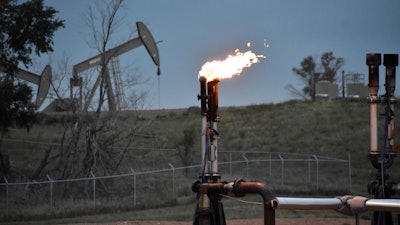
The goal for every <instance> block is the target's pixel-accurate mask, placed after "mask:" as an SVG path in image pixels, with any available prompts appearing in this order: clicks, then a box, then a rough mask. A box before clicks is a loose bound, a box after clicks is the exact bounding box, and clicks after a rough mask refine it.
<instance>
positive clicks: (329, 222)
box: [74, 218, 371, 225]
mask: <svg viewBox="0 0 400 225" xmlns="http://www.w3.org/2000/svg"><path fill="white" fill-rule="evenodd" d="M226 223H227V225H257V224H259V225H263V224H264V221H263V219H249V220H229V221H227V222H226ZM317 224H318V225H321V224H322V225H355V224H356V221H355V219H352V218H301V219H276V225H317ZM367 224H368V225H369V224H371V221H369V220H360V225H367ZM74 225H192V222H177V221H124V222H116V223H80V224H74Z"/></svg>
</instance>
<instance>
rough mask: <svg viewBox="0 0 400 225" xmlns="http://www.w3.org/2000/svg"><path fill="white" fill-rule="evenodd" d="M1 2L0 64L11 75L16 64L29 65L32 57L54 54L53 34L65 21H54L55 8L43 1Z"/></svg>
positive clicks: (55, 19) (7, 0) (12, 0)
mask: <svg viewBox="0 0 400 225" xmlns="http://www.w3.org/2000/svg"><path fill="white" fill-rule="evenodd" d="M17 2H18V1H16V0H2V1H1V5H2V7H1V8H0V31H1V33H0V65H1V66H2V67H3V68H4V70H5V71H6V74H8V75H12V73H13V72H14V71H15V70H16V69H17V67H18V64H19V63H23V64H24V65H25V66H26V67H27V66H29V65H31V64H32V58H31V55H32V53H33V52H34V53H35V54H36V55H37V56H40V54H43V53H47V52H52V51H53V47H52V46H53V44H54V43H53V35H54V32H55V31H56V30H57V29H58V28H60V27H64V21H63V20H60V19H57V18H54V16H55V14H56V13H58V11H56V10H55V9H54V8H52V7H47V6H44V4H43V0H31V1H25V2H24V3H22V4H20V5H18V4H17Z"/></svg>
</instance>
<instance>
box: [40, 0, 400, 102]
mask: <svg viewBox="0 0 400 225" xmlns="http://www.w3.org/2000/svg"><path fill="white" fill-rule="evenodd" d="M97 2H99V1H98V0H87V1H81V0H69V1H59V0H46V1H45V4H46V5H48V6H52V7H54V8H55V9H56V10H58V11H59V14H58V17H59V18H60V19H64V20H65V25H66V27H65V28H63V29H59V30H58V31H57V32H56V33H55V37H54V43H55V46H54V52H53V53H51V54H50V55H49V56H46V55H45V56H42V57H41V58H40V61H41V62H42V63H43V64H46V63H48V62H51V63H52V64H56V63H57V60H59V59H60V58H61V56H62V55H63V54H66V55H67V56H68V57H69V58H70V63H71V70H72V65H74V64H77V63H79V62H81V61H83V60H86V59H88V58H89V57H91V56H94V55H96V54H97V53H98V52H97V51H96V50H95V49H93V48H90V47H89V46H88V44H87V41H88V40H89V37H88V35H87V34H88V33H89V32H88V30H87V26H86V25H85V13H86V12H87V11H88V6H89V5H92V6H93V5H94V4H96V3H97ZM120 16H121V17H123V22H122V24H121V26H120V27H119V28H118V30H117V32H116V36H115V37H114V38H113V39H112V43H113V45H114V46H115V45H118V44H121V43H123V42H125V41H127V40H129V39H131V38H134V37H137V34H136V33H133V31H135V29H136V21H142V22H144V24H145V25H146V26H147V27H148V28H149V30H150V32H151V33H152V35H153V37H154V39H155V40H156V41H161V40H162V42H161V43H159V45H158V47H159V53H160V62H161V76H160V77H159V78H158V77H157V75H156V71H157V67H156V66H155V65H154V63H153V61H152V60H151V58H150V56H149V55H148V53H147V51H146V50H145V48H144V47H143V46H142V47H139V48H137V49H134V50H132V51H130V52H128V53H125V54H124V55H123V57H122V56H121V60H120V61H121V67H125V66H128V64H130V65H133V66H134V67H136V68H137V69H139V71H140V72H141V73H142V76H143V77H144V78H148V79H149V81H148V82H147V83H146V84H143V85H142V86H141V87H138V88H143V89H144V90H147V91H148V92H149V96H148V100H147V101H146V105H145V108H146V109H158V108H165V109H171V108H187V107H190V106H199V105H200V103H199V102H198V100H197V95H198V94H199V91H200V90H199V81H198V73H199V71H200V69H201V66H202V65H203V64H204V63H205V62H207V61H212V60H223V59H224V58H225V57H226V56H227V55H229V54H233V53H234V51H235V49H239V50H241V51H247V50H251V51H253V52H254V53H256V54H263V55H265V56H266V58H265V59H260V62H259V63H257V64H254V65H253V66H252V67H251V68H246V69H244V70H243V72H242V73H241V75H240V76H238V77H234V78H232V79H226V80H222V81H221V82H220V86H219V104H220V106H242V105H252V104H264V103H279V102H283V101H287V100H290V99H293V98H295V97H294V96H292V95H291V94H290V93H289V92H288V91H287V90H285V86H286V85H288V84H292V85H295V86H296V87H297V88H299V89H301V88H302V83H301V82H300V80H299V79H298V78H297V76H296V75H295V74H294V73H293V72H292V68H293V67H299V66H300V62H301V61H302V60H303V59H304V58H305V57H307V56H310V55H311V56H314V57H315V58H316V59H318V58H319V57H320V56H321V55H322V53H324V52H328V51H332V52H333V54H334V56H337V57H343V58H344V60H345V64H344V66H343V67H342V69H343V70H344V71H345V73H364V74H365V75H366V78H367V75H368V74H367V72H368V70H367V67H366V65H365V55H366V53H370V52H377V53H382V54H385V53H395V54H398V53H399V52H400V26H399V24H398V23H399V21H400V1H399V0H382V1H376V0H351V1H348V0H335V1H333V0H329V1H328V0H301V1H294V0H280V1H271V0H246V1H245V0H203V1H191V0H173V1H172V0H171V1H162V0H158V1H157V0H133V1H126V2H125V7H124V8H123V9H122V10H121V12H120ZM248 42H251V47H250V48H249V47H248V46H247V43H248ZM266 44H267V45H269V47H266ZM53 67H55V66H54V65H53ZM398 70H399V69H398ZM380 73H381V87H380V91H381V92H382V91H383V81H384V78H383V76H384V67H383V66H381V69H380ZM398 74H400V73H399V72H398ZM340 75H341V74H338V76H339V77H340ZM367 80H368V79H366V81H365V82H367ZM399 80H400V79H397V83H399V82H400V81H399ZM158 82H159V84H160V86H158ZM397 85H398V84H397ZM399 88H400V86H398V88H397V89H399ZM397 93H399V92H398V91H397ZM159 96H160V98H159ZM66 97H69V96H66Z"/></svg>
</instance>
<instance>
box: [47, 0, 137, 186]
mask: <svg viewBox="0 0 400 225" xmlns="http://www.w3.org/2000/svg"><path fill="white" fill-rule="evenodd" d="M123 6H124V1H123V0H112V1H99V2H96V3H95V4H94V5H92V6H90V7H89V9H88V12H87V13H86V16H87V17H86V18H85V19H86V20H85V22H86V26H87V28H88V29H87V30H88V31H89V33H88V35H87V37H88V39H89V40H88V41H87V42H88V44H89V46H90V47H92V48H95V49H96V50H97V51H98V52H99V53H104V52H106V51H107V50H109V49H110V48H112V47H114V46H111V45H112V40H113V36H114V34H115V32H116V31H117V30H118V28H119V25H120V22H121V19H122V16H121V9H122V7H123ZM102 60H103V61H102V63H101V65H99V66H98V67H96V68H94V69H92V70H90V71H88V72H87V73H93V74H92V75H91V76H85V77H84V78H83V79H82V89H83V91H82V93H83V94H82V95H83V96H84V97H83V98H82V99H83V102H82V105H86V103H87V102H90V101H89V99H90V98H88V97H87V96H89V95H90V93H91V92H92V90H93V85H91V82H92V83H93V80H90V78H94V79H95V80H96V81H97V80H98V79H96V78H98V77H100V78H102V79H100V81H99V88H98V89H96V90H98V91H99V93H98V95H97V96H96V101H97V102H96V104H91V105H90V107H87V108H85V107H83V109H82V110H72V111H69V112H67V113H66V115H67V116H66V121H65V122H64V127H65V129H64V135H63V137H62V143H61V148H60V152H59V154H57V155H55V156H56V157H55V158H54V159H55V160H54V161H55V163H54V164H56V165H54V164H52V165H50V164H49V166H48V167H49V172H51V173H52V176H53V177H57V178H58V179H65V178H72V177H88V176H90V175H91V173H94V174H96V175H110V174H114V173H117V172H119V170H120V166H121V164H122V162H123V160H124V157H125V156H126V154H127V150H128V148H129V146H130V145H132V144H133V143H134V141H136V140H134V138H135V137H137V136H138V135H137V133H139V130H140V129H141V127H140V125H136V124H134V125H132V123H130V122H135V120H137V119H138V118H135V116H131V117H130V118H129V121H126V120H127V118H126V116H123V113H119V112H116V111H113V110H108V111H107V110H105V106H104V105H105V103H106V102H107V100H109V99H107V94H106V93H107V91H110V90H109V88H110V87H109V84H110V74H109V73H108V69H109V67H110V65H111V63H112V62H111V60H110V59H105V57H104V58H103V59H102ZM129 75H130V79H131V80H132V79H133V77H137V74H129ZM123 83H124V84H129V85H136V84H137V83H138V80H133V83H132V82H130V81H127V82H123ZM56 86H57V85H52V87H56ZM131 87H132V86H131ZM53 91H55V92H57V90H56V89H54V90H53ZM56 95H57V96H61V95H59V94H56ZM74 96H80V93H73V96H71V97H72V98H73V99H77V98H76V97H74ZM78 98H79V97H78ZM141 98H142V96H140V95H136V96H135V97H134V99H133V100H132V102H133V104H135V105H133V107H137V104H139V103H140V101H142V99H141ZM131 109H132V108H131ZM130 113H131V114H130V115H133V113H134V111H130ZM50 160H51V159H50ZM51 167H52V168H51Z"/></svg>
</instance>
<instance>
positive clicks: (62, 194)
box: [0, 151, 351, 218]
mask: <svg viewBox="0 0 400 225" xmlns="http://www.w3.org/2000/svg"><path fill="white" fill-rule="evenodd" d="M221 158H222V159H223V160H220V163H219V168H220V170H221V174H222V178H223V180H227V181H229V180H231V179H232V180H233V179H235V178H243V179H247V180H258V181H261V182H265V183H267V184H268V185H270V186H272V187H273V189H275V190H276V189H293V188H302V189H308V190H320V189H339V190H343V189H344V188H345V189H347V190H348V191H350V192H351V160H350V155H349V156H348V158H347V159H336V158H329V157H323V156H317V155H307V154H290V153H276V152H274V153H272V152H267V153H265V152H246V153H244V152H233V151H230V152H220V159H221ZM199 171H201V165H192V166H187V167H182V166H175V165H173V164H172V163H168V165H164V168H162V169H155V170H149V171H135V170H134V169H132V168H129V171H128V172H127V173H123V174H117V175H110V176H97V175H96V174H94V173H91V176H90V177H86V178H75V179H66V180H57V179H53V178H52V177H50V176H49V175H47V179H46V180H42V181H30V182H9V181H8V180H7V179H6V178H3V182H1V183H0V196H1V197H0V208H2V209H5V210H0V218H1V217H3V218H4V217H9V216H11V215H18V214H29V213H30V212H29V209H30V208H32V207H34V208H35V209H36V210H35V213H38V210H39V211H42V213H43V214H48V213H56V212H57V211H59V210H65V208H67V206H68V205H70V204H73V205H76V204H81V205H82V208H96V207H101V206H105V205H108V206H110V207H112V206H113V204H114V205H116V206H121V205H124V206H129V207H136V206H147V205H162V204H166V203H168V202H176V201H177V200H178V199H179V198H183V197H185V196H187V197H189V196H192V197H193V198H194V194H193V193H192V192H191V185H192V182H193V179H194V178H196V177H198V176H199ZM338 171H340V172H341V173H342V174H346V172H347V175H346V176H343V177H341V178H338V177H337V172H338ZM332 176H333V177H334V178H335V179H330V177H332ZM346 183H347V187H345V186H346V185H344V184H346ZM160 186H161V187H162V188H159V187H160ZM148 193H151V196H152V197H151V198H148V197H144V196H149V195H148Z"/></svg>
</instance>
